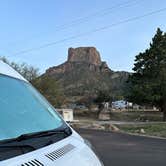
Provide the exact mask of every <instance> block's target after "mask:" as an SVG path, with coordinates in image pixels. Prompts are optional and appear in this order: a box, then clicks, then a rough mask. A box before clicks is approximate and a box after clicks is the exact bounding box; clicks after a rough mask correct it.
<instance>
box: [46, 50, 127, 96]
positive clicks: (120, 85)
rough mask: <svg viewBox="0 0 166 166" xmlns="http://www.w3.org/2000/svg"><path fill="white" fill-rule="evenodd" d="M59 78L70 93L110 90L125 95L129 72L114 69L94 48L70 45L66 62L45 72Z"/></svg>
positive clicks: (73, 94) (77, 94) (72, 94)
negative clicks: (72, 46) (71, 46)
mask: <svg viewBox="0 0 166 166" xmlns="http://www.w3.org/2000/svg"><path fill="white" fill-rule="evenodd" d="M44 75H46V76H50V77H52V78H54V79H55V80H57V81H58V82H59V83H60V84H61V85H62V87H63V89H64V92H65V94H66V95H67V96H86V95H93V94H96V92H97V91H98V90H108V91H110V92H111V93H112V95H113V96H117V95H122V93H123V89H124V87H125V81H126V80H127V78H128V75H129V73H127V72H114V71H112V70H111V69H110V68H109V67H108V65H107V63H106V62H103V61H102V60H101V57H100V54H99V52H98V51H97V50H96V48H94V47H79V48H75V49H74V48H69V50H68V59H67V61H66V62H65V63H63V64H61V65H59V66H54V67H51V68H49V69H47V70H46V72H45V73H44Z"/></svg>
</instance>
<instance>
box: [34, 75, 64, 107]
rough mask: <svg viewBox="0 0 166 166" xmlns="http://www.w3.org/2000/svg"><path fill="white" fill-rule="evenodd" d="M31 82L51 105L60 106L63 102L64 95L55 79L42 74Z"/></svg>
mask: <svg viewBox="0 0 166 166" xmlns="http://www.w3.org/2000/svg"><path fill="white" fill-rule="evenodd" d="M32 84H33V85H34V86H35V87H36V89H38V90H39V91H40V93H41V94H43V96H45V97H46V98H47V100H48V101H49V102H50V103H51V104H52V105H53V106H55V107H61V106H62V105H63V104H65V96H64V94H63V91H62V90H61V88H60V86H59V84H58V83H57V82H56V80H55V79H53V78H51V77H48V76H42V77H39V78H37V79H35V80H33V81H32Z"/></svg>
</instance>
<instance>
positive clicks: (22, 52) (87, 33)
mask: <svg viewBox="0 0 166 166" xmlns="http://www.w3.org/2000/svg"><path fill="white" fill-rule="evenodd" d="M164 11H166V8H162V9H159V10H155V11H152V12H149V13H146V14H144V15H140V16H135V17H132V18H128V19H125V20H122V21H119V22H117V23H113V24H111V25H107V26H103V27H100V28H97V29H94V30H91V31H88V32H85V33H80V34H78V35H73V36H70V37H68V38H64V39H62V40H58V41H55V42H50V43H46V44H43V45H41V46H39V47H34V48H30V49H25V50H22V51H19V52H16V53H14V54H13V55H14V56H15V55H20V54H25V53H28V52H32V51H35V50H40V49H43V48H46V47H50V46H53V45H56V44H59V43H63V42H65V41H68V40H72V39H76V38H79V37H82V36H87V35H89V34H91V33H96V32H99V31H103V30H105V29H109V28H112V27H115V26H118V25H121V24H125V23H128V22H132V21H135V20H139V19H142V18H144V17H147V16H151V15H154V14H157V13H161V12H164Z"/></svg>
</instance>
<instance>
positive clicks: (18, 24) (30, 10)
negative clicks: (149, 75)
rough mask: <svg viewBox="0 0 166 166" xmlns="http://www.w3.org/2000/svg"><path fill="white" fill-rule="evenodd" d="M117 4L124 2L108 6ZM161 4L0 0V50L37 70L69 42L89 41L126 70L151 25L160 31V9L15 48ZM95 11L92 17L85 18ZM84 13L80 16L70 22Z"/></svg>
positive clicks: (151, 0)
mask: <svg viewBox="0 0 166 166" xmlns="http://www.w3.org/2000/svg"><path fill="white" fill-rule="evenodd" d="M121 3H125V4H126V5H122V6H121V7H120V6H119V7H116V8H113V9H111V10H110V8H112V7H114V6H116V5H119V4H121ZM164 7H166V1H165V0H142V1H140V0H131V1H130V2H128V1H127V0H0V20H1V21H0V27H1V30H0V39H1V40H0V55H1V56H6V57H8V58H9V59H10V60H14V61H16V62H26V63H28V64H31V65H34V66H36V67H38V68H40V70H41V72H43V71H44V70H45V69H46V68H48V67H50V66H55V65H58V64H61V63H63V62H64V61H65V60H66V59H67V50H68V48H69V47H80V46H94V47H96V48H97V49H98V50H99V52H100V54H101V57H102V60H103V61H107V63H108V65H109V67H110V68H111V69H113V70H126V71H131V70H132V67H133V63H134V57H135V55H137V54H138V53H139V52H140V51H144V50H145V49H146V48H147V47H148V46H149V43H150V41H151V38H152V37H153V35H154V34H155V31H156V29H157V27H160V28H161V29H162V30H163V31H165V32H166V11H164V12H161V13H156V14H154V15H151V16H148V17H144V18H142V19H140V20H135V21H132V22H128V23H125V24H120V25H118V26H114V27H110V28H108V29H105V30H103V31H98V32H96V33H90V34H88V35H86V36H82V37H79V38H75V39H72V40H67V41H65V42H62V43H58V44H56V45H52V46H50V47H46V48H43V49H40V50H34V51H32V52H27V53H25V54H16V53H17V52H20V51H22V50H27V49H31V48H36V47H39V46H41V45H44V44H47V43H51V42H56V41H60V40H63V39H65V38H69V37H70V36H73V35H74V36H75V35H78V34H80V33H84V32H88V31H91V30H94V29H97V28H100V27H103V26H107V25H111V24H114V23H117V22H119V21H123V20H126V19H128V18H132V17H135V16H140V15H143V14H146V13H149V12H151V11H154V10H158V9H161V8H164ZM106 9H107V12H106V13H105V14H103V13H104V12H105V11H106ZM108 9H109V10H108ZM99 11H100V12H99ZM96 12H99V13H98V14H97V16H94V17H89V16H91V15H93V13H96ZM87 16H88V19H85V20H86V21H83V22H78V23H77V24H74V25H71V23H72V22H73V20H77V19H79V18H84V17H87ZM64 24H65V26H64V28H63V26H62V25H64Z"/></svg>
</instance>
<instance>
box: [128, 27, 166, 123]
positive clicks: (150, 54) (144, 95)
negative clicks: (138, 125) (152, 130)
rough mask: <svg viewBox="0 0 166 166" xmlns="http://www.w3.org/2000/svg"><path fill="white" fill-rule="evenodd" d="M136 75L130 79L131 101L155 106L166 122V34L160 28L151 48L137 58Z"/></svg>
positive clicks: (129, 95) (129, 96)
mask: <svg viewBox="0 0 166 166" xmlns="http://www.w3.org/2000/svg"><path fill="white" fill-rule="evenodd" d="M133 70H134V73H133V74H132V75H131V76H130V77H129V79H128V84H129V87H130V88H129V89H130V90H129V94H128V95H127V97H128V99H129V100H130V101H133V102H135V103H137V104H148V105H155V106H157V107H158V108H159V109H160V110H161V111H162V112H163V120H164V121H165V120H166V33H163V32H162V31H161V30H160V29H159V28H158V29H157V33H156V34H155V36H154V38H153V39H152V42H151V43H150V48H148V49H147V50H146V51H145V52H143V53H140V54H139V55H137V56H136V58H135V64H134V68H133Z"/></svg>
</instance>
